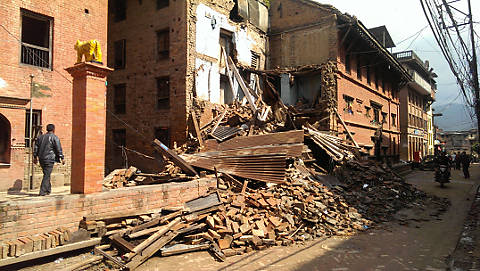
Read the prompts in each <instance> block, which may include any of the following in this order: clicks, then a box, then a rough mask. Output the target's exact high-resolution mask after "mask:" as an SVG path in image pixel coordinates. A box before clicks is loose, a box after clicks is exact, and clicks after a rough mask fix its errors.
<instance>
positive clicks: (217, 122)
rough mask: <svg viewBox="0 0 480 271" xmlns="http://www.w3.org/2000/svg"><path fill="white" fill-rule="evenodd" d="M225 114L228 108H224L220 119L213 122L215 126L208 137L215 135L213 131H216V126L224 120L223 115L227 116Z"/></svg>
mask: <svg viewBox="0 0 480 271" xmlns="http://www.w3.org/2000/svg"><path fill="white" fill-rule="evenodd" d="M227 112H228V108H225V110H224V111H223V113H222V115H221V116H220V118H219V119H218V120H217V121H216V122H215V125H214V126H213V128H212V131H210V135H213V133H215V130H217V128H218V125H220V122H222V120H223V118H225V115H226V114H227Z"/></svg>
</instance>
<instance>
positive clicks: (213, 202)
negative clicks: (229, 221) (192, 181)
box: [185, 192, 222, 213]
mask: <svg viewBox="0 0 480 271" xmlns="http://www.w3.org/2000/svg"><path fill="white" fill-rule="evenodd" d="M220 204H222V201H221V200H220V195H218V192H214V193H211V194H209V195H206V196H203V197H199V198H196V199H193V200H190V201H187V202H185V210H188V211H190V212H192V213H193V212H197V211H200V210H203V209H207V208H210V207H213V206H217V205H220Z"/></svg>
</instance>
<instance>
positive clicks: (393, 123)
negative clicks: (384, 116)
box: [392, 113, 397, 127]
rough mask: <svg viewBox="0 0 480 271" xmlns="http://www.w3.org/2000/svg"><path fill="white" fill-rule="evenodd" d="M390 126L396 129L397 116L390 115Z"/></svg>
mask: <svg viewBox="0 0 480 271" xmlns="http://www.w3.org/2000/svg"><path fill="white" fill-rule="evenodd" d="M392 126H393V127H397V115H396V114H393V113H392Z"/></svg>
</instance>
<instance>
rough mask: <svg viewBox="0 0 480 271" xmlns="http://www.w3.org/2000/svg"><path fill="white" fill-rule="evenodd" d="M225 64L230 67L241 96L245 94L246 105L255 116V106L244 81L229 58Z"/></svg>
mask: <svg viewBox="0 0 480 271" xmlns="http://www.w3.org/2000/svg"><path fill="white" fill-rule="evenodd" d="M227 63H228V65H230V67H231V69H232V71H233V74H234V75H235V78H236V79H237V82H238V84H239V85H240V89H241V90H242V91H243V94H245V97H246V98H247V100H248V104H249V105H250V107H251V108H252V110H253V112H255V114H256V113H257V106H256V105H255V100H254V98H253V97H252V94H251V93H250V90H249V89H248V86H247V85H246V84H245V81H244V80H243V77H242V76H241V75H240V73H239V72H238V69H237V67H236V66H235V63H233V60H232V58H231V57H230V56H229V57H228V61H227Z"/></svg>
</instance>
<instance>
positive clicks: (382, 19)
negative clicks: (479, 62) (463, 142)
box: [317, 0, 480, 109]
mask: <svg viewBox="0 0 480 271" xmlns="http://www.w3.org/2000/svg"><path fill="white" fill-rule="evenodd" d="M317 1H318V2H320V3H324V4H331V5H333V6H334V7H336V8H337V9H338V10H340V11H341V12H343V13H349V14H350V15H353V16H356V17H357V18H358V19H359V20H360V21H362V23H363V24H364V25H365V26H366V27H367V28H373V27H376V26H381V25H385V26H386V27H387V29H388V31H389V33H390V35H391V36H392V38H393V41H394V42H395V44H396V45H397V47H395V48H393V52H398V51H405V50H414V51H415V53H416V54H417V55H418V56H419V57H420V58H421V59H422V60H424V61H425V60H428V61H429V62H430V67H432V68H433V69H434V72H435V73H436V74H437V75H438V78H437V88H438V90H437V93H436V102H435V104H434V107H437V108H440V109H441V108H442V107H443V108H444V107H445V106H448V105H447V104H449V103H452V102H454V103H463V100H462V97H461V96H459V95H458V93H459V91H460V88H459V86H458V85H457V84H456V80H455V77H454V76H453V74H452V72H451V71H450V68H449V66H448V64H447V62H446V60H445V59H444V57H443V55H442V53H441V51H440V48H439V47H438V45H437V43H436V41H435V38H434V36H433V34H432V32H431V30H430V27H428V22H427V20H426V18H425V15H424V13H423V10H422V6H421V4H420V1H419V0H401V1H399V0H317ZM466 4H467V0H460V2H459V3H457V4H456V6H457V7H459V8H462V10H463V11H467V8H466ZM471 4H472V14H473V20H474V22H480V1H479V0H471ZM426 26H427V27H426ZM425 27H426V28H425ZM423 28H425V29H424V30H423V31H422V32H421V34H420V35H419V36H418V37H415V36H414V37H412V38H410V39H407V40H405V39H406V38H408V37H410V36H412V35H414V34H415V33H417V32H419V31H420V30H421V29H423ZM475 29H476V32H477V33H479V34H480V24H479V23H477V24H475ZM476 42H477V44H478V45H480V41H479V40H476ZM477 48H478V47H477ZM477 52H478V50H477ZM455 98H456V99H455Z"/></svg>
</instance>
